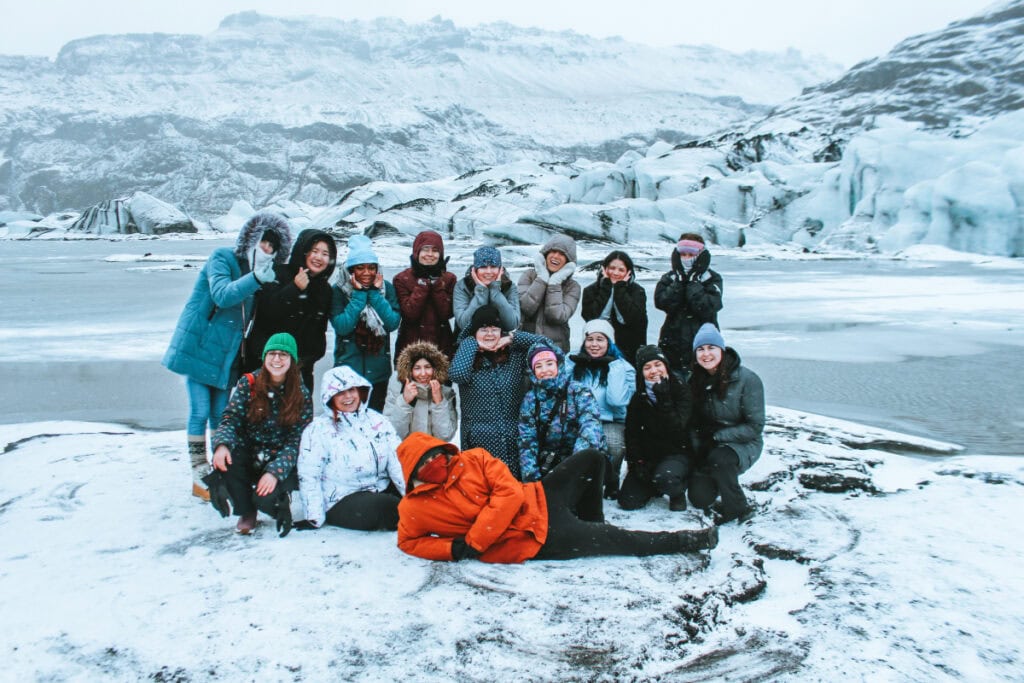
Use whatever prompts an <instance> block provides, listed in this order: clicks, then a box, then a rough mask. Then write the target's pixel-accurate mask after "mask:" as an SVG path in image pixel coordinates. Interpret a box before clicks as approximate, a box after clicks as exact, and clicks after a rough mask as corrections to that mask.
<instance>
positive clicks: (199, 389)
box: [185, 377, 231, 438]
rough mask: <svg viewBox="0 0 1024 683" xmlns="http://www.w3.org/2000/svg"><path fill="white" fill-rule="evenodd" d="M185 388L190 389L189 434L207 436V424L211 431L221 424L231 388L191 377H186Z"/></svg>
mask: <svg viewBox="0 0 1024 683" xmlns="http://www.w3.org/2000/svg"><path fill="white" fill-rule="evenodd" d="M185 388H186V389H187V390H188V435H189V436H201V437H204V438H205V437H206V426H207V425H209V426H210V431H211V432H212V431H214V430H215V429H217V427H218V425H220V416H221V413H223V412H224V408H226V407H227V405H228V396H230V394H231V390H230V389H218V388H217V387H211V386H210V385H209V384H200V383H199V382H197V381H195V380H194V379H192V378H190V377H186V378H185Z"/></svg>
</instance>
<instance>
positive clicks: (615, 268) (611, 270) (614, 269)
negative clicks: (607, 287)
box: [604, 259, 629, 284]
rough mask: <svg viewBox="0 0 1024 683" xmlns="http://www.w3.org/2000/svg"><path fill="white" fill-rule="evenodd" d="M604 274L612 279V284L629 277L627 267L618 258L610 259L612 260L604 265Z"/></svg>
mask: <svg viewBox="0 0 1024 683" xmlns="http://www.w3.org/2000/svg"><path fill="white" fill-rule="evenodd" d="M604 276H605V277H606V278H608V279H609V280H611V281H612V284H615V283H616V282H622V281H623V280H625V279H626V278H628V277H629V268H627V267H626V264H625V263H623V262H622V261H620V260H619V259H612V261H611V262H610V263H609V264H608V265H607V266H605V267H604Z"/></svg>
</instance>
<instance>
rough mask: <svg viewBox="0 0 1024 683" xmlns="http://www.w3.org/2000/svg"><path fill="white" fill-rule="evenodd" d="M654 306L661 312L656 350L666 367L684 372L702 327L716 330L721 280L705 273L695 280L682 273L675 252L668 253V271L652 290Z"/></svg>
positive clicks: (677, 253)
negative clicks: (670, 266)
mask: <svg viewBox="0 0 1024 683" xmlns="http://www.w3.org/2000/svg"><path fill="white" fill-rule="evenodd" d="M654 305H655V306H656V307H657V308H658V309H659V310H662V311H665V324H664V325H662V326H661V334H660V335H659V337H658V346H660V347H661V350H662V351H664V352H665V357H666V358H668V361H669V365H671V366H672V369H673V370H676V371H677V372H686V370H687V369H688V368H689V367H690V361H691V360H692V357H693V338H694V336H695V335H696V334H697V330H699V329H700V326H701V325H703V324H704V323H712V324H714V325H715V327H718V312H719V311H720V310H722V276H721V275H719V274H718V273H716V272H715V271H713V270H711V269H708V270H706V271H704V272H703V273H701V274H700V276H699V277H698V279H697V280H695V281H693V280H690V279H689V277H688V276H687V275H686V274H685V273H684V272H683V267H682V264H681V263H680V260H679V252H677V251H676V250H675V249H673V250H672V270H671V271H669V272H668V273H665V274H664V275H662V276H661V280H659V281H658V285H657V286H656V287H655V288H654Z"/></svg>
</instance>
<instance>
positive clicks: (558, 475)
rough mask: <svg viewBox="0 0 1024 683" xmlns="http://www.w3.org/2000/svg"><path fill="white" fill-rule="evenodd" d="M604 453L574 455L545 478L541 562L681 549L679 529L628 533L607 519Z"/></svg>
mask: <svg viewBox="0 0 1024 683" xmlns="http://www.w3.org/2000/svg"><path fill="white" fill-rule="evenodd" d="M606 462H607V461H606V458H605V454H604V453H602V452H601V451H598V450H594V449H588V450H585V451H579V452H578V453H573V454H572V455H571V456H569V457H568V458H566V459H565V460H563V461H562V462H560V463H559V464H558V466H557V467H555V469H553V470H551V472H550V473H548V475H547V476H546V477H544V478H543V479H541V485H542V486H543V487H544V496H545V498H546V499H547V507H548V537H547V541H545V543H544V545H543V546H542V547H541V549H540V552H538V553H537V555H536V559H538V560H569V559H573V558H577V557H591V556H595V555H636V556H647V555H663V554H666V553H678V552H681V551H682V549H683V548H682V540H681V538H680V535H679V533H677V532H671V531H658V532H649V531H629V530H627V529H620V528H619V527H617V526H612V525H611V524H605V523H604V508H603V505H604V499H603V497H602V489H603V487H604V468H605V463H606Z"/></svg>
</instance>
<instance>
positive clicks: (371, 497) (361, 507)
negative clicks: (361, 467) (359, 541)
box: [326, 486, 401, 531]
mask: <svg viewBox="0 0 1024 683" xmlns="http://www.w3.org/2000/svg"><path fill="white" fill-rule="evenodd" d="M400 500H401V498H400V497H399V495H398V491H396V490H395V489H394V487H393V486H391V487H388V490H386V491H380V492H377V491H356V492H355V493H350V494H348V495H347V496H345V497H344V498H342V499H341V500H339V501H338V502H337V503H335V504H334V505H333V506H332V507H331V509H330V510H328V511H327V519H326V522H327V524H330V525H332V526H340V527H344V528H346V529H356V530H357V531H394V530H395V529H397V528H398V502H399V501H400Z"/></svg>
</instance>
